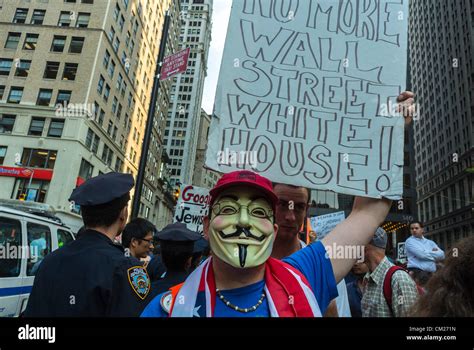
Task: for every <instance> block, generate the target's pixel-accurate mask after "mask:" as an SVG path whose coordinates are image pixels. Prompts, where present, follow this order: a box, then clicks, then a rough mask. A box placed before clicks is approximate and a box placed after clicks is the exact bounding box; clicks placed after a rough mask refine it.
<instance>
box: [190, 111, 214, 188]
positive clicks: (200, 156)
mask: <svg viewBox="0 0 474 350" xmlns="http://www.w3.org/2000/svg"><path fill="white" fill-rule="evenodd" d="M210 126H211V116H210V115H209V114H207V113H206V111H205V110H204V109H201V116H200V119H199V133H198V143H197V147H196V161H195V163H194V174H193V182H192V184H193V185H194V186H198V187H204V188H209V189H210V188H213V187H214V185H215V184H216V183H217V180H219V178H220V176H221V175H220V173H219V172H217V171H213V170H210V169H206V168H205V161H206V151H207V141H208V140H209V127H210Z"/></svg>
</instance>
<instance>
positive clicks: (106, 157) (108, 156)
mask: <svg viewBox="0 0 474 350" xmlns="http://www.w3.org/2000/svg"><path fill="white" fill-rule="evenodd" d="M112 157H113V152H112V150H111V149H110V148H109V147H108V146H107V145H104V149H103V150H102V161H103V162H104V163H105V164H107V165H108V166H111V165H112Z"/></svg>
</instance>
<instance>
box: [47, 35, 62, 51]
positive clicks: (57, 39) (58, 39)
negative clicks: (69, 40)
mask: <svg viewBox="0 0 474 350" xmlns="http://www.w3.org/2000/svg"><path fill="white" fill-rule="evenodd" d="M65 44H66V37H65V36H62V35H55V36H54V38H53V43H52V45H51V51H53V52H63V51H64V45H65Z"/></svg>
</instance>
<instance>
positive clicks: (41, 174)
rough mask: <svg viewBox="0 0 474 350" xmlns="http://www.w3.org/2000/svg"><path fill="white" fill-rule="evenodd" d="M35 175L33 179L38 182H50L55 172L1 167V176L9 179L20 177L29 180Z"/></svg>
mask: <svg viewBox="0 0 474 350" xmlns="http://www.w3.org/2000/svg"><path fill="white" fill-rule="evenodd" d="M33 171H34V173H33ZM31 174H33V179H36V180H48V181H51V179H52V178H53V171H52V170H48V169H36V168H35V169H33V170H31V169H27V168H16V167H9V166H0V176H9V177H20V178H23V179H28V178H30V177H31Z"/></svg>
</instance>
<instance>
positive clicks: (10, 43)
mask: <svg viewBox="0 0 474 350" xmlns="http://www.w3.org/2000/svg"><path fill="white" fill-rule="evenodd" d="M20 37H21V33H12V32H9V33H8V36H7V41H6V42H5V48H6V49H16V48H17V47H18V43H19V42H20Z"/></svg>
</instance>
